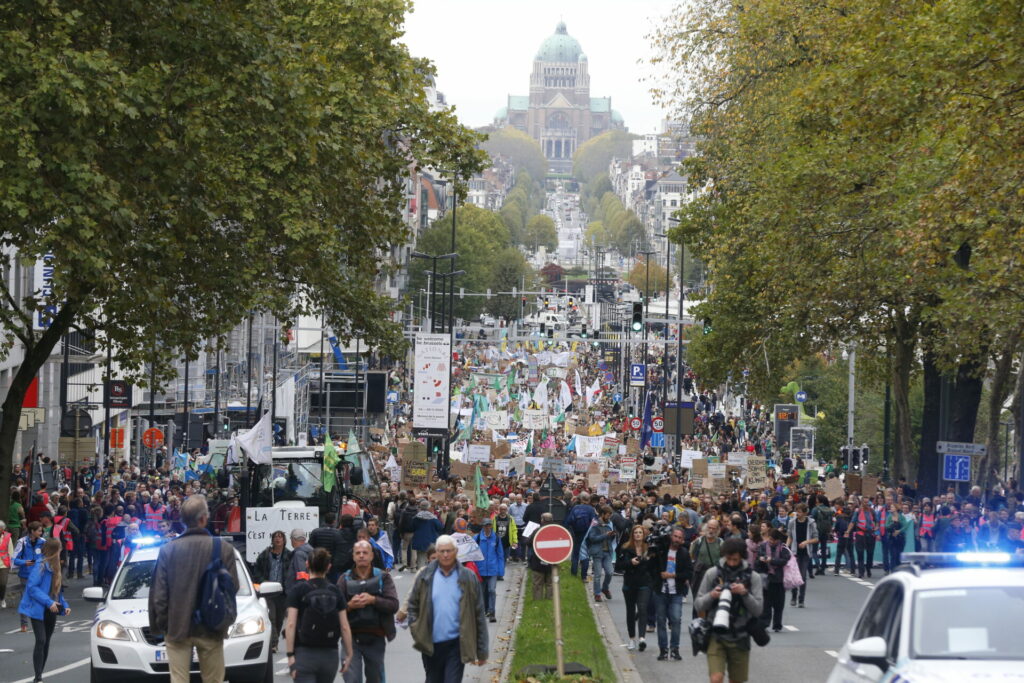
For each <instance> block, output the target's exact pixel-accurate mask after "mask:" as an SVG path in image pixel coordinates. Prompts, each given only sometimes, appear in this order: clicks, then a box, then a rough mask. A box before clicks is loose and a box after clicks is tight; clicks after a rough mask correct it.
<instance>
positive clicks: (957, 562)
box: [900, 552, 1024, 567]
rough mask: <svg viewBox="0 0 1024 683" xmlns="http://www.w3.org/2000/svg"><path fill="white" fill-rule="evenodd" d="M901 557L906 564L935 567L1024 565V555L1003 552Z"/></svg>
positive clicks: (914, 554) (925, 554) (924, 554)
mask: <svg viewBox="0 0 1024 683" xmlns="http://www.w3.org/2000/svg"><path fill="white" fill-rule="evenodd" d="M900 559H901V561H902V562H903V563H905V564H911V565H930V566H933V567H954V566H956V567H991V566H1002V567H1007V566H1012V567H1024V555H1011V554H1010V553H1003V552H991V553H985V552H959V553H903V554H902V555H901V556H900Z"/></svg>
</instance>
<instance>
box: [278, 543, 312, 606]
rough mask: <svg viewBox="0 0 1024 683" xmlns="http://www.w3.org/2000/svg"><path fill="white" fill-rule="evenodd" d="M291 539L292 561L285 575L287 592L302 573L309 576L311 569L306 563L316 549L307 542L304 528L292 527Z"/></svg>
mask: <svg viewBox="0 0 1024 683" xmlns="http://www.w3.org/2000/svg"><path fill="white" fill-rule="evenodd" d="M291 539H292V562H291V566H290V567H289V568H288V571H287V572H286V573H285V576H284V592H285V593H286V594H287V593H288V591H290V590H291V589H292V586H294V585H295V584H296V582H297V581H298V579H299V576H300V575H301V576H302V577H303V578H306V579H308V578H309V573H308V572H309V570H308V569H307V568H306V563H307V562H308V561H309V556H310V555H312V554H313V550H314V548H313V546H311V545H310V544H309V543H307V542H306V532H305V530H304V529H292V533H291Z"/></svg>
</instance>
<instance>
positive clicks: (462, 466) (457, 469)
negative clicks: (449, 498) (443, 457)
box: [449, 460, 476, 479]
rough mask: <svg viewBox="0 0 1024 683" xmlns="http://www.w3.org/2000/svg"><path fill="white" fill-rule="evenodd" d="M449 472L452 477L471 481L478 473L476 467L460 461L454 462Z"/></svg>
mask: <svg viewBox="0 0 1024 683" xmlns="http://www.w3.org/2000/svg"><path fill="white" fill-rule="evenodd" d="M449 472H450V473H451V475H452V476H455V477H462V478H463V479H469V478H472V476H473V474H474V473H475V472H476V465H473V464H471V463H468V462H461V461H459V460H452V464H451V467H450V468H449Z"/></svg>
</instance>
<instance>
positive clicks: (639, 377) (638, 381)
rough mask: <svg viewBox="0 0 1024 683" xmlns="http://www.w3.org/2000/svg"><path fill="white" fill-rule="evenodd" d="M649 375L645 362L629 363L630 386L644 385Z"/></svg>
mask: <svg viewBox="0 0 1024 683" xmlns="http://www.w3.org/2000/svg"><path fill="white" fill-rule="evenodd" d="M646 377H647V366H645V365H644V364H643V363H630V365H629V386H631V387H642V386H643V385H644V379H645V378H646Z"/></svg>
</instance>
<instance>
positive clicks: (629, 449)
mask: <svg viewBox="0 0 1024 683" xmlns="http://www.w3.org/2000/svg"><path fill="white" fill-rule="evenodd" d="M626 453H627V454H628V455H640V442H639V441H637V440H636V439H630V440H629V441H628V442H627V443H626Z"/></svg>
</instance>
